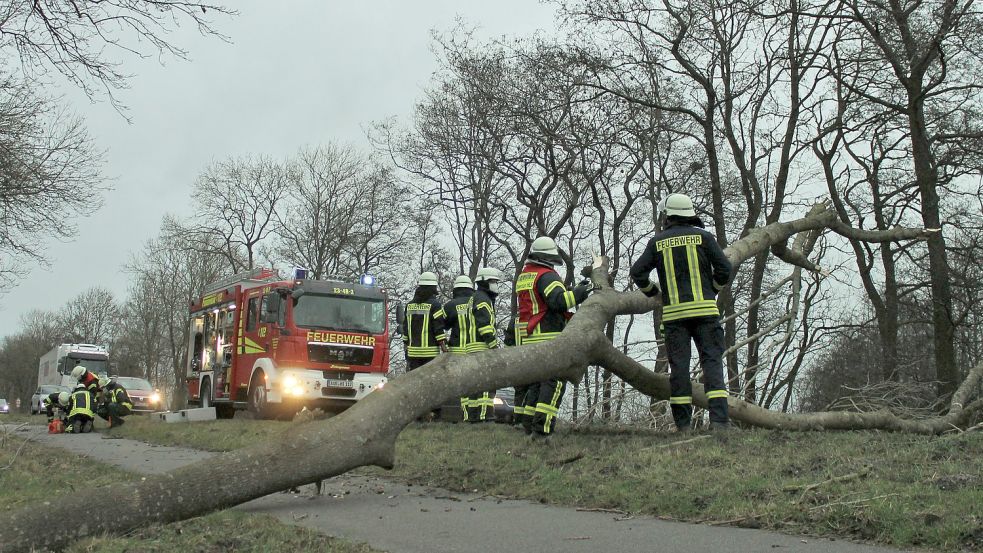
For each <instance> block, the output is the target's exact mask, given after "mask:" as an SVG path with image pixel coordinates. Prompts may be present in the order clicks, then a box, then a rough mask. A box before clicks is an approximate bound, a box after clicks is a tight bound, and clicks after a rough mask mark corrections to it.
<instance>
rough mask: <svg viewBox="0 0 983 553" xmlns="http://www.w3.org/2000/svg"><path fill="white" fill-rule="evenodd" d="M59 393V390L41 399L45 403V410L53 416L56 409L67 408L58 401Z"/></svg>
mask: <svg viewBox="0 0 983 553" xmlns="http://www.w3.org/2000/svg"><path fill="white" fill-rule="evenodd" d="M58 394H59V392H55V393H53V394H48V395H46V396H44V399H43V400H41V404H42V405H44V410H45V411H47V413H48V416H52V414H53V413H54V410H55V409H62V410H64V409H65V406H64V405H62V404H60V403H58Z"/></svg>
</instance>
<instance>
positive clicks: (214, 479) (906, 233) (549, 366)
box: [0, 208, 981, 552]
mask: <svg viewBox="0 0 983 553" xmlns="http://www.w3.org/2000/svg"><path fill="white" fill-rule="evenodd" d="M836 222H837V220H836V218H835V215H834V214H832V212H830V211H829V210H827V209H818V208H817V209H814V210H813V211H811V212H810V213H809V215H807V216H806V217H804V218H802V219H797V220H795V221H790V222H785V223H775V224H772V225H768V226H766V227H762V228H759V229H756V230H755V231H753V232H752V233H750V234H749V235H748V236H747V237H745V238H743V239H741V240H738V241H736V242H734V243H733V244H732V245H731V246H730V247H729V248H728V249H727V250H726V253H727V255H728V256H729V257H730V259H731V260H732V261H734V262H735V263H737V262H740V261H743V260H745V259H748V258H749V257H751V256H753V255H755V254H756V253H757V252H760V251H764V250H765V249H768V248H771V247H773V246H775V245H779V244H784V243H785V242H786V241H787V240H788V239H789V238H790V237H791V236H793V235H795V234H797V233H799V232H803V231H807V230H816V229H823V228H830V227H831V226H834V225H835V223H836ZM834 230H835V229H834ZM884 233H891V237H890V239H894V240H907V239H918V238H923V237H924V236H925V235H926V231H923V230H912V229H896V230H893V231H884ZM873 238H883V239H888V237H887V236H886V235H884V234H882V235H877V236H874V237H873ZM592 276H593V278H594V279H595V282H602V283H607V282H608V279H607V266H606V262H605V263H598V264H597V266H596V267H594V269H593V275H592ZM657 306H658V301H657V300H654V299H651V298H647V297H645V296H644V295H642V294H641V293H640V292H633V293H618V292H615V291H614V290H612V289H610V288H605V289H603V290H600V291H599V292H597V293H596V294H595V295H594V296H593V297H591V298H590V299H589V300H588V301H587V302H585V303H584V305H583V306H581V308H580V309H579V310H578V312H577V316H576V317H574V318H573V319H572V320H571V322H570V325H569V326H568V327H567V329H566V330H564V332H563V333H562V334H561V335H560V336H559V337H558V338H557V339H555V340H553V341H550V342H547V343H542V344H535V345H528V346H522V347H517V348H504V349H500V350H494V351H487V352H482V353H479V354H474V355H468V356H450V355H444V356H441V357H439V358H437V359H436V360H435V361H433V362H431V363H429V364H427V365H426V366H424V367H422V368H420V369H417V370H415V371H413V372H412V373H409V374H407V375H405V376H402V377H400V378H398V379H395V380H393V381H392V382H390V383H389V384H388V385H387V386H386V387H385V388H384V389H382V390H379V391H377V392H374V393H373V394H371V395H370V396H368V397H367V398H366V399H364V400H362V401H360V402H359V403H358V404H356V405H355V406H353V407H352V408H350V409H348V410H347V411H345V412H344V413H342V414H341V415H339V416H337V417H334V418H332V419H329V420H328V421H317V422H309V423H306V424H298V425H294V426H290V427H289V429H288V430H287V431H286V432H285V433H284V435H283V436H281V437H280V438H278V439H277V440H274V441H271V442H268V443H262V444H257V445H256V446H255V447H251V448H247V449H243V450H238V451H233V452H229V453H224V454H221V455H217V456H215V457H212V458H210V459H208V460H207V461H203V462H200V463H196V464H194V465H191V466H187V467H184V468H181V469H178V470H176V471H173V472H170V473H167V474H163V475H158V476H149V477H147V478H146V479H143V480H141V481H140V482H133V483H127V484H120V485H118V486H114V487H112V488H110V489H97V490H83V491H80V492H78V493H74V494H71V495H68V496H66V497H64V498H58V500H57V501H53V502H51V504H46V505H45V506H44V508H43V509H38V508H37V506H36V505H35V506H33V507H32V508H30V509H23V510H18V511H13V512H8V513H4V514H3V515H0V551H11V552H12V551H29V550H31V549H32V548H60V547H63V546H65V545H66V544H69V543H71V542H72V541H74V540H76V539H78V538H81V537H84V536H88V535H93V534H101V533H113V534H119V533H123V532H127V531H129V530H132V529H134V528H139V527H142V526H146V525H148V524H152V523H166V522H173V521H177V520H183V519H187V518H191V517H194V516H198V515H202V514H206V513H208V512H211V511H215V510H219V509H223V508H227V507H232V506H234V505H238V504H241V503H244V502H246V501H249V500H252V499H256V498H259V497H262V496H264V495H268V494H271V493H275V492H278V491H282V490H284V489H288V488H290V487H294V486H298V485H303V484H308V483H311V482H315V481H318V480H321V479H324V478H329V477H331V476H335V475H338V474H342V473H344V472H346V471H348V470H350V469H352V468H355V467H359V466H363V465H376V466H380V467H385V468H388V467H392V466H393V463H394V455H395V443H396V438H397V436H398V435H399V433H400V432H401V431H402V429H403V428H404V427H405V426H406V425H407V424H409V423H410V422H412V421H413V420H414V419H415V418H416V417H417V416H418V415H420V414H423V413H426V412H427V411H429V410H430V409H432V408H434V407H435V406H439V405H442V404H445V403H447V402H449V401H451V400H453V399H456V398H459V397H461V396H463V395H468V394H471V393H474V392H477V391H480V390H489V389H497V388H501V387H504V386H510V385H522V384H529V383H532V382H537V381H542V380H546V379H548V378H550V377H558V378H563V379H566V380H569V381H572V382H576V381H578V380H579V378H580V377H581V375H583V373H584V368H585V367H586V366H587V365H589V364H600V365H602V366H604V367H605V368H607V369H609V370H611V371H612V372H614V373H615V374H617V375H618V376H619V377H621V378H622V379H624V380H625V381H626V382H628V383H630V384H632V385H633V386H635V387H636V388H638V389H639V390H641V391H642V392H644V393H646V394H649V395H651V396H653V397H657V398H667V397H668V395H669V385H668V377H666V376H665V375H656V374H655V373H653V372H652V371H650V370H648V369H646V368H645V367H643V366H642V365H640V364H639V363H637V362H635V361H634V360H632V359H630V358H628V357H627V356H625V355H624V354H622V353H621V352H619V351H618V350H617V349H615V348H614V347H613V346H612V345H611V344H610V343H609V342H608V341H607V339H606V337H605V336H604V326H605V324H607V322H608V321H609V320H610V319H611V318H612V317H614V316H616V315H624V314H629V313H644V312H647V311H651V310H652V309H653V308H655V307H657ZM979 369H980V368H979V367H978V368H977V369H976V370H975V373H974V374H975V375H976V376H975V378H976V380H974V383H975V382H978V381H979V376H980V375H979V372H980V370H979ZM974 386H975V384H974ZM961 391H962V389H961ZM971 393H972V386H971V387H968V388H966V391H965V392H964V393H962V394H960V393H959V392H957V396H958V397H959V398H960V401H961V402H962V403H965V402H967V401H969V399H970V395H971ZM693 395H694V400H695V401H696V403H697V404H698V405H699V404H703V405H705V397H704V396H703V394H702V386H699V385H698V386H696V387H695V388H694V394H693ZM730 401H731V410H732V413H733V416H734V418H736V419H738V420H743V421H746V422H748V423H750V424H755V425H758V426H765V427H772V428H795V429H807V428H808V429H818V428H884V429H888V430H905V431H912V432H921V431H924V430H923V427H922V426H920V425H916V424H914V423H912V424H910V425H907V424H899V422H898V421H896V420H893V419H891V418H890V417H888V416H882V417H878V416H874V415H875V414H868V416H866V417H865V416H858V415H857V414H841V413H833V414H822V413H817V414H805V415H789V414H781V413H774V412H770V411H767V410H765V409H761V408H759V407H756V406H753V405H750V404H745V403H743V402H741V401H738V400H736V399H731V400H730ZM962 403H960V408H959V409H958V410H953V411H952V412H950V415H949V416H950V417H951V419H947V420H946V421H945V423H941V422H940V423H939V426H932V427H931V430H932V431H941V430H943V429H944V428H943V426H944V425H945V424H959V423H960V422H961V421H963V420H965V419H966V418H967V417H968V416H969V414H970V413H972V412H975V411H974V410H979V407H980V405H979V404H980V403H981V401H980V400H977V401H976V402H973V403H969V404H968V405H966V407H965V408H963V407H962ZM80 510H81V511H82V512H80ZM80 515H81V516H80ZM80 519H81V522H76V521H80Z"/></svg>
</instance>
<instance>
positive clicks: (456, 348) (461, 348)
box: [447, 346, 468, 355]
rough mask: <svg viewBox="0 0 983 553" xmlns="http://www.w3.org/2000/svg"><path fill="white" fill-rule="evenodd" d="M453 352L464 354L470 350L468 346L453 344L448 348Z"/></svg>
mask: <svg viewBox="0 0 983 553" xmlns="http://www.w3.org/2000/svg"><path fill="white" fill-rule="evenodd" d="M447 349H448V350H449V351H450V352H451V353H453V354H456V355H463V354H465V353H467V352H468V346H451V347H449V348H447Z"/></svg>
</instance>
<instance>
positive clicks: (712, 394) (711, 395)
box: [707, 390, 727, 399]
mask: <svg viewBox="0 0 983 553" xmlns="http://www.w3.org/2000/svg"><path fill="white" fill-rule="evenodd" d="M720 397H723V398H725V397H727V390H711V391H709V392H707V399H717V398H720Z"/></svg>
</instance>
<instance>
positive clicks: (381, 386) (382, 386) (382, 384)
mask: <svg viewBox="0 0 983 553" xmlns="http://www.w3.org/2000/svg"><path fill="white" fill-rule="evenodd" d="M385 386H386V383H385V382H380V383H379V384H378V385H377V386H376V388H378V389H380V390H381V389H383V388H384V387H385Z"/></svg>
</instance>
